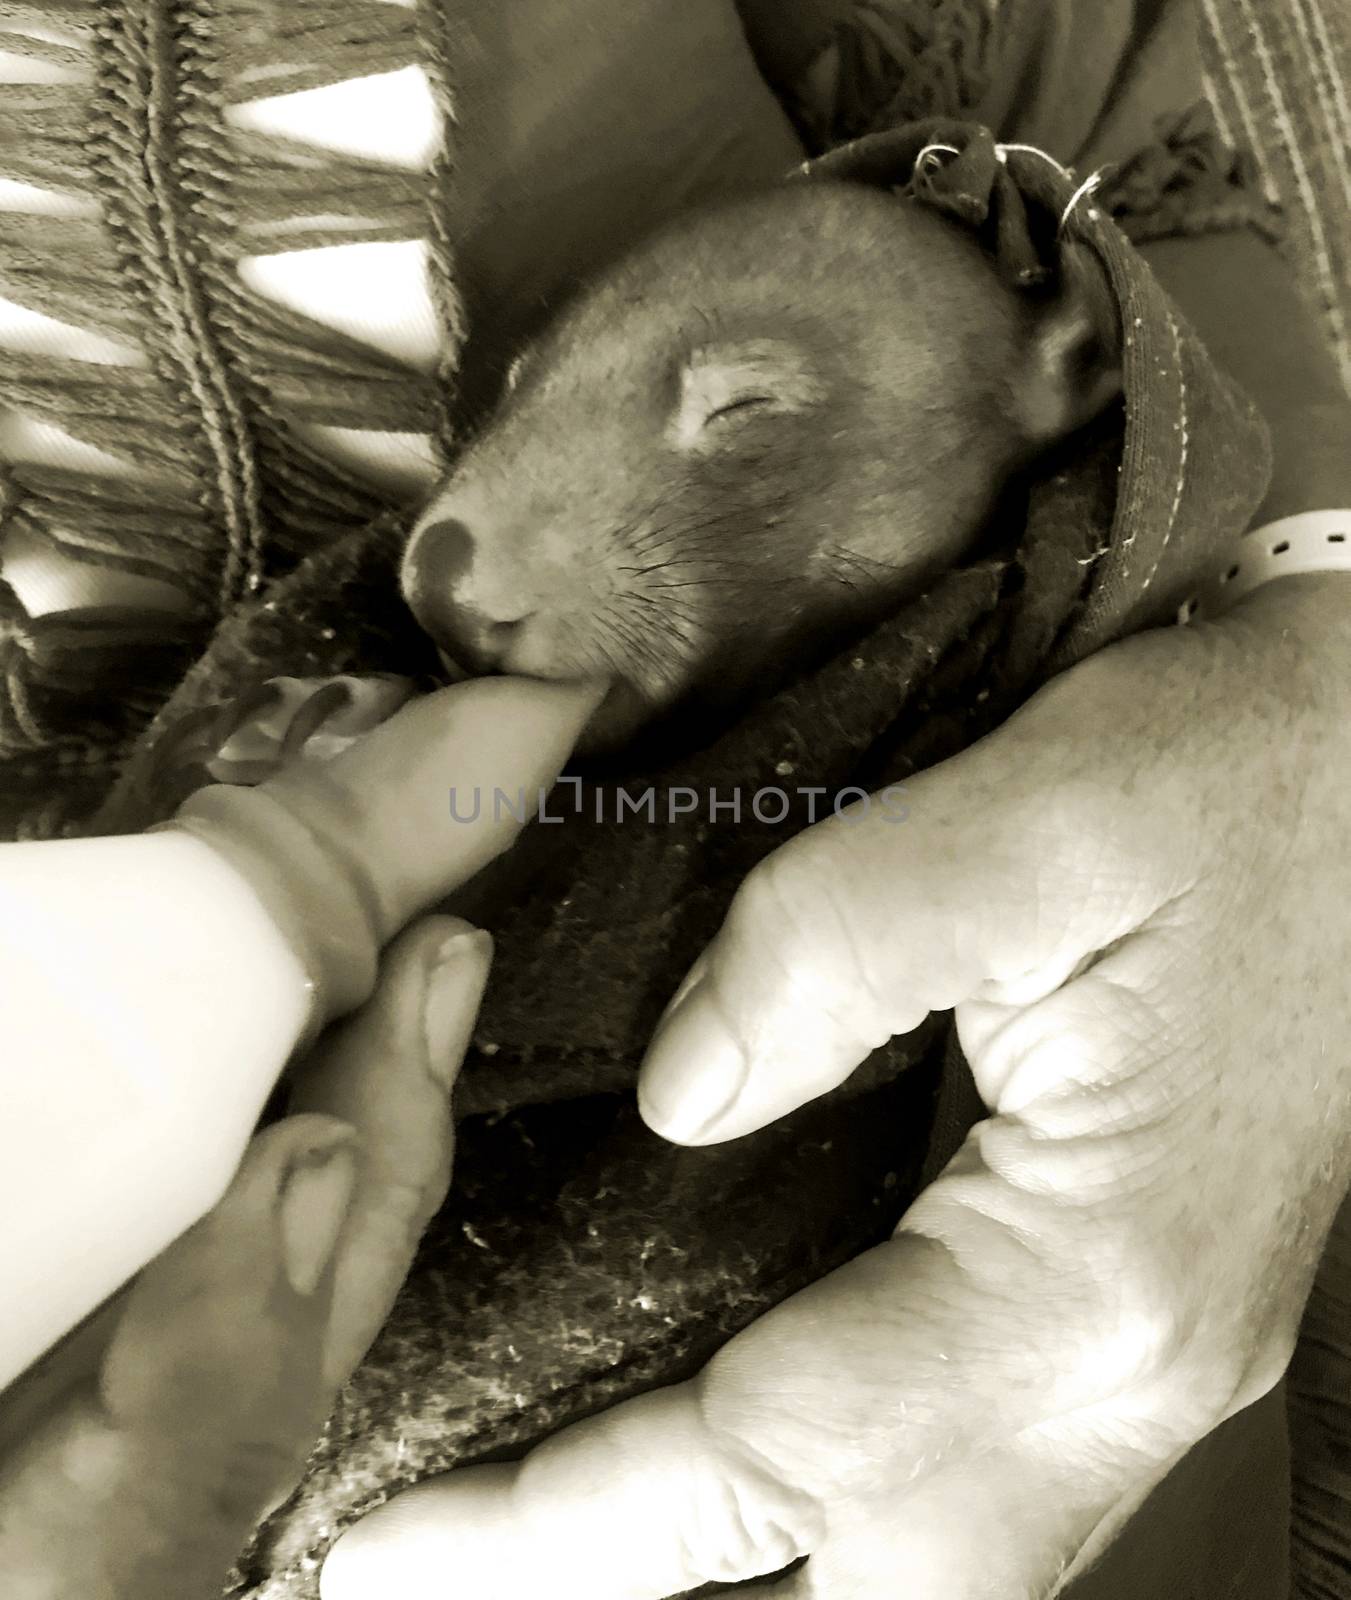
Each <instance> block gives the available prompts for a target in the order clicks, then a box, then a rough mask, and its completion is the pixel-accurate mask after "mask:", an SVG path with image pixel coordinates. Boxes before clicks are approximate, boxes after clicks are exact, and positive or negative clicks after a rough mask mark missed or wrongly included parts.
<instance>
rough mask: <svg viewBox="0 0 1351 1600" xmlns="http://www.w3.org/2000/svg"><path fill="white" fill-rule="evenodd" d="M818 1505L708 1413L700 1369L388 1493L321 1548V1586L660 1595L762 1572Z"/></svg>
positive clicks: (623, 1599) (490, 1596) (813, 1524)
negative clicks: (693, 1376)
mask: <svg viewBox="0 0 1351 1600" xmlns="http://www.w3.org/2000/svg"><path fill="white" fill-rule="evenodd" d="M822 1536H823V1525H822V1522H821V1517H820V1512H819V1509H818V1507H817V1506H816V1505H815V1504H814V1503H813V1502H812V1501H811V1500H810V1498H809V1497H808V1496H806V1495H803V1494H800V1493H798V1492H796V1491H794V1490H793V1489H792V1488H791V1487H790V1486H788V1485H786V1484H784V1483H782V1482H779V1481H777V1480H775V1479H774V1478H773V1477H772V1476H771V1475H769V1474H768V1473H766V1472H764V1471H763V1470H761V1469H760V1468H759V1467H758V1466H757V1465H756V1463H755V1462H754V1461H753V1460H752V1459H751V1458H750V1457H749V1456H748V1455H745V1456H738V1455H735V1454H733V1453H731V1452H730V1451H729V1450H728V1448H727V1447H726V1446H725V1445H724V1444H723V1443H722V1442H720V1440H719V1439H718V1438H717V1436H716V1435H715V1434H714V1433H713V1431H712V1430H711V1429H710V1428H709V1426H708V1423H707V1420H706V1418H705V1416H704V1414H703V1410H702V1407H701V1405H700V1400H699V1393H698V1388H697V1385H696V1384H692V1383H691V1384H681V1385H677V1386H675V1387H673V1388H670V1389H663V1390H659V1391H658V1392H657V1393H655V1394H650V1395H645V1396H642V1397H641V1398H639V1399H637V1400H631V1401H628V1402H626V1403H625V1404H624V1405H621V1406H618V1407H616V1408H615V1409H614V1410H612V1411H609V1412H606V1413H604V1414H602V1415H600V1416H596V1417H592V1418H588V1419H587V1420H586V1421H585V1422H581V1423H577V1424H576V1425H574V1426H573V1427H571V1428H568V1429H565V1430H564V1431H563V1432H562V1433H560V1434H558V1435H556V1436H555V1437H554V1438H553V1439H551V1440H549V1441H548V1442H547V1443H546V1444H544V1445H542V1446H540V1447H539V1448H538V1449H537V1450H535V1451H534V1452H533V1453H532V1454H531V1455H530V1456H528V1457H527V1458H526V1459H525V1461H523V1462H520V1463H517V1464H513V1465H508V1466H491V1467H470V1468H468V1469H466V1470H463V1471H461V1472H456V1473H452V1474H450V1475H449V1476H448V1477H445V1478H441V1479H433V1480H431V1481H430V1482H428V1483H425V1484H421V1485H419V1486H418V1487H417V1488H415V1489H412V1490H409V1491H408V1492H407V1493H405V1494H401V1495H399V1496H397V1497H396V1498H395V1499H394V1500H392V1501H390V1502H389V1503H388V1504H387V1505H385V1506H382V1507H381V1508H380V1509H379V1510H377V1511H375V1512H373V1513H372V1514H371V1515H370V1516H369V1517H367V1518H366V1519H365V1520H364V1521H362V1522H361V1523H359V1524H358V1525H357V1526H356V1527H355V1528H354V1529H352V1530H350V1531H349V1532H348V1533H346V1534H344V1535H343V1537H342V1538H341V1539H339V1541H338V1542H337V1544H336V1545H335V1546H334V1547H333V1550H332V1551H331V1552H330V1554H329V1557H328V1561H327V1563H326V1564H325V1566H324V1569H323V1574H322V1578H321V1584H320V1592H321V1595H322V1597H323V1600H377V1597H380V1596H384V1595H388V1594H398V1595H399V1596H400V1597H401V1600H446V1597H448V1596H450V1595H452V1594H473V1595H474V1596H475V1597H476V1600H528V1597H530V1596H533V1595H538V1594H546V1593H547V1594H548V1595H550V1596H551V1597H552V1600H661V1597H663V1596H666V1595H672V1594H679V1593H682V1592H684V1591H685V1590H687V1589H691V1588H696V1587H699V1586H700V1585H702V1584H704V1583H708V1582H724V1583H729V1582H736V1581H738V1580H740V1579H743V1578H748V1577H755V1576H761V1575H764V1574H767V1573H772V1572H776V1571H778V1570H780V1569H781V1568H782V1567H785V1566H787V1565H788V1564H789V1563H790V1562H792V1561H794V1560H795V1559H796V1558H797V1557H798V1556H800V1555H802V1554H805V1552H806V1550H807V1549H808V1548H809V1547H810V1546H811V1544H812V1543H814V1542H816V1541H818V1540H819V1539H820V1538H821V1537H822Z"/></svg>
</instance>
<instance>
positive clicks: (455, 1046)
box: [422, 928, 493, 1093]
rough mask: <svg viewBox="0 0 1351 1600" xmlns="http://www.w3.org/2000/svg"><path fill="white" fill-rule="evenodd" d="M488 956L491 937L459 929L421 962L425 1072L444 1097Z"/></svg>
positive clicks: (480, 989) (469, 1024)
mask: <svg viewBox="0 0 1351 1600" xmlns="http://www.w3.org/2000/svg"><path fill="white" fill-rule="evenodd" d="M492 958H493V940H492V935H491V934H490V933H488V932H487V930H486V929H484V928H465V929H462V930H461V931H460V932H458V933H453V934H451V936H450V938H449V939H447V940H445V942H444V943H443V944H441V945H440V946H438V948H437V950H436V952H435V954H434V955H433V956H432V958H431V960H430V961H429V962H428V964H427V987H426V993H425V997H424V1000H423V1008H422V1026H423V1032H424V1037H425V1039H426V1044H427V1070H428V1071H429V1072H430V1073H431V1075H432V1077H433V1079H434V1080H435V1081H436V1083H437V1084H438V1086H439V1087H440V1088H442V1089H444V1090H446V1091H447V1093H449V1091H450V1089H451V1087H452V1086H453V1084H454V1082H455V1079H456V1078H457V1077H458V1076H459V1072H460V1063H461V1061H462V1060H463V1059H464V1051H465V1046H466V1045H467V1044H468V1042H469V1040H468V1030H469V1029H470V1028H471V1027H472V1025H473V1018H474V1013H475V1011H476V1010H477V1007H478V1000H479V996H480V995H481V994H482V992H483V986H484V984H485V983H486V982H487V981H488V968H489V966H490V965H491V963H492Z"/></svg>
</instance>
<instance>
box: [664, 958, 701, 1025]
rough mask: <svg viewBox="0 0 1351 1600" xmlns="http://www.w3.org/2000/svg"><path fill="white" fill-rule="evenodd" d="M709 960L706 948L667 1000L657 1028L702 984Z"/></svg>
mask: <svg viewBox="0 0 1351 1600" xmlns="http://www.w3.org/2000/svg"><path fill="white" fill-rule="evenodd" d="M708 962H709V955H708V951H707V950H704V951H703V952H701V954H700V956H699V959H698V960H697V961H696V962H695V963H694V965H693V966H692V967H691V968H690V970H689V971H688V972H687V973H686V974H685V977H684V981H683V982H682V983H681V985H680V987H679V988H678V989H677V990H676V992H675V993H674V994H673V995H672V996H671V998H670V999H669V1000H668V1001H667V1002H666V1009H665V1011H663V1012H662V1014H661V1016H660V1017H659V1018H658V1020H657V1028H658V1029H660V1028H661V1027H662V1025H663V1024H664V1023H665V1021H666V1019H667V1017H671V1016H674V1015H675V1013H676V1012H677V1011H679V1009H680V1007H681V1006H682V1005H683V1004H684V1002H685V1000H686V998H687V997H688V996H689V995H690V994H691V993H692V992H693V991H694V989H695V988H696V987H697V986H698V985H699V984H701V983H702V982H703V981H704V975H705V974H706V973H707V971H708Z"/></svg>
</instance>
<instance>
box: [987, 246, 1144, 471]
mask: <svg viewBox="0 0 1351 1600" xmlns="http://www.w3.org/2000/svg"><path fill="white" fill-rule="evenodd" d="M1120 393H1121V343H1120V330H1119V325H1118V322H1117V316H1116V310H1115V307H1114V306H1113V304H1112V302H1111V300H1110V298H1109V296H1108V294H1107V292H1106V287H1105V285H1104V284H1103V282H1102V278H1101V274H1100V273H1099V272H1097V271H1096V269H1094V270H1091V271H1088V270H1078V271H1076V270H1074V267H1073V266H1070V267H1069V269H1068V270H1067V271H1066V272H1065V273H1064V275H1063V276H1062V279H1061V282H1060V284H1059V286H1058V287H1057V289H1056V290H1055V292H1054V294H1053V295H1051V297H1050V298H1048V299H1047V300H1046V301H1044V302H1043V303H1042V304H1041V305H1040V306H1039V307H1038V308H1037V310H1036V311H1035V313H1034V315H1033V320H1032V333H1031V341H1030V346H1029V348H1028V350H1027V353H1026V360H1025V363H1024V367H1023V372H1022V375H1021V381H1020V383H1019V384H1018V388H1017V392H1016V394H1015V396H1014V408H1015V412H1016V414H1017V418H1018V421H1019V424H1020V425H1021V427H1022V430H1023V432H1024V433H1025V434H1026V436H1027V438H1028V440H1029V442H1030V443H1032V444H1034V445H1037V446H1044V445H1049V444H1052V443H1054V441H1055V440H1057V439H1062V438H1064V437H1066V436H1067V435H1068V434H1071V433H1073V432H1074V431H1075V430H1076V429H1077V428H1081V427H1083V426H1084V424H1085V423H1087V422H1091V421H1092V420H1093V418H1094V417H1096V416H1097V415H1098V413H1099V412H1101V411H1103V410H1104V409H1105V408H1106V407H1107V406H1108V405H1110V404H1111V402H1112V401H1113V400H1115V399H1116V398H1117V397H1118V396H1119V395H1120Z"/></svg>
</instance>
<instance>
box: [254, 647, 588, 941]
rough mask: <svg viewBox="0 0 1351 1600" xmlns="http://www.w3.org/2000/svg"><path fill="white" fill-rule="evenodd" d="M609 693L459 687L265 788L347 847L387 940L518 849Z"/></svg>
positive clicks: (503, 684)
mask: <svg viewBox="0 0 1351 1600" xmlns="http://www.w3.org/2000/svg"><path fill="white" fill-rule="evenodd" d="M604 690H605V685H604V684H602V683H591V682H588V683H543V682H540V681H538V680H536V679H527V678H514V677H499V678H479V679H474V680H471V681H469V682H466V683H459V684H454V685H452V686H451V687H449V688H446V689H439V690H436V691H435V692H433V693H431V694H427V695H423V696H421V697H419V698H418V699H417V700H415V701H413V702H412V703H411V704H409V705H406V706H404V707H403V708H402V709H401V710H399V711H397V712H395V714H394V715H393V716H392V717H391V718H390V719H389V721H388V722H386V723H383V724H382V725H381V726H380V727H378V728H375V729H374V730H372V731H371V732H370V733H367V734H363V735H362V737H361V738H359V739H358V740H356V741H355V743H353V744H352V745H350V746H349V747H348V748H347V749H346V750H344V751H342V752H341V754H339V755H336V756H334V757H333V758H332V759H331V760H329V761H327V762H325V763H323V764H322V765H319V766H316V765H314V764H311V763H307V762H297V763H295V764H294V765H293V766H291V767H290V768H288V769H286V770H284V771H283V772H281V773H280V774H279V775H278V776H277V777H275V778H271V779H269V780H268V781H267V782H266V783H264V784H262V785H260V786H259V787H260V791H261V792H264V793H266V794H267V795H268V796H269V797H270V798H271V799H274V800H278V801H280V802H281V803H282V806H283V807H287V806H289V807H291V808H292V809H294V810H295V811H296V812H297V813H298V814H299V815H300V816H301V817H303V818H304V819H305V821H306V824H307V827H308V828H309V830H310V831H311V832H312V833H313V834H315V835H318V836H327V837H328V838H330V839H337V840H340V841H341V855H342V858H343V859H344V860H346V861H348V862H350V863H351V866H352V870H353V871H354V872H356V873H358V874H360V875H361V876H362V878H363V880H364V882H365V885H366V888H367V890H368V892H369V897H370V910H371V913H372V915H373V916H374V918H375V920H376V927H375V928H374V930H373V931H374V932H375V934H376V937H377V939H378V941H379V943H381V944H384V943H385V942H386V941H388V940H389V939H392V938H393V936H394V935H395V934H396V933H397V932H398V930H399V929H400V928H402V927H404V926H405V925H406V924H407V923H408V922H409V921H411V919H412V918H413V917H415V916H416V915H417V914H418V912H420V911H422V910H424V909H425V908H427V907H428V906H432V905H435V904H436V903H437V902H438V901H440V900H443V899H444V898H445V897H446V895H448V894H449V893H451V892H452V891H453V890H455V889H458V888H459V887H460V886H461V885H462V884H464V883H466V882H468V880H469V879H470V878H472V877H473V876H474V875H475V873H477V872H478V871H479V870H480V869H481V868H482V867H484V866H486V865H487V863H488V862H489V861H491V860H493V858H494V857H496V856H498V855H500V854H501V853H502V852H503V851H504V850H506V849H507V848H508V847H509V846H510V845H511V844H512V843H513V841H514V840H515V838H516V836H517V835H518V834H519V833H520V831H521V829H522V828H523V827H524V825H525V823H526V820H527V819H528V818H529V817H530V816H532V815H533V814H534V812H535V810H536V809H537V807H538V805H539V802H540V799H541V797H542V796H543V795H544V793H546V792H547V790H548V789H549V788H550V786H551V785H552V784H553V783H554V781H555V779H556V778H557V777H558V774H559V772H560V771H561V769H562V767H563V765H564V763H565V762H566V761H567V759H568V756H569V754H570V753H571V751H572V748H573V745H574V744H575V743H576V741H577V738H578V736H579V734H580V733H581V731H582V728H583V727H584V725H585V723H586V722H587V720H588V718H589V717H590V716H591V714H592V712H593V711H594V710H595V708H596V705H597V703H598V701H599V700H600V698H601V697H602V695H603V693H604Z"/></svg>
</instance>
